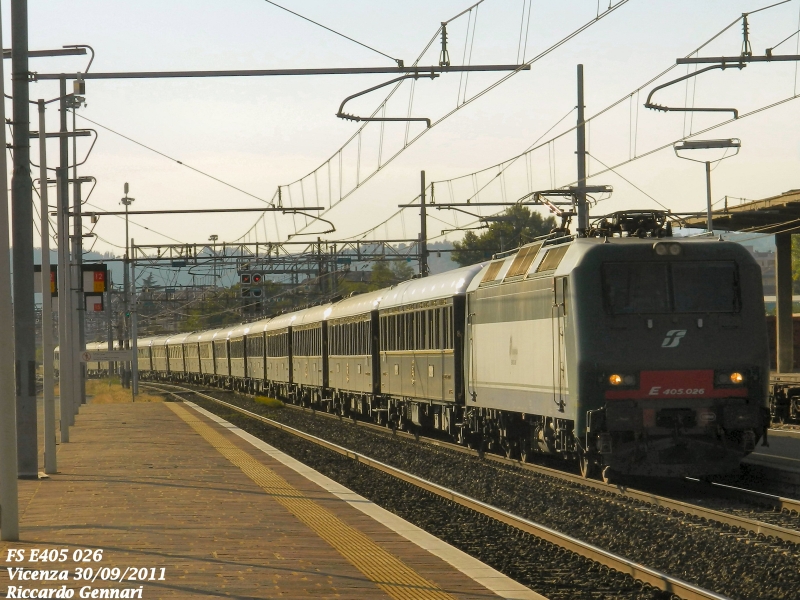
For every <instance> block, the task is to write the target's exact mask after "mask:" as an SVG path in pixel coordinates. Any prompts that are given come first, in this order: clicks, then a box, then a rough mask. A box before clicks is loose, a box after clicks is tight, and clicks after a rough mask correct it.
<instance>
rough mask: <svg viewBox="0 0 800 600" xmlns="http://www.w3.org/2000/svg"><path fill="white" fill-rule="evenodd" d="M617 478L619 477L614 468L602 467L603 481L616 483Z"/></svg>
mask: <svg viewBox="0 0 800 600" xmlns="http://www.w3.org/2000/svg"><path fill="white" fill-rule="evenodd" d="M617 479H619V476H618V474H617V472H616V471H614V469H612V468H611V467H606V468H604V469H603V483H616V480H617Z"/></svg>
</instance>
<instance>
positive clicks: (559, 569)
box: [195, 398, 673, 600]
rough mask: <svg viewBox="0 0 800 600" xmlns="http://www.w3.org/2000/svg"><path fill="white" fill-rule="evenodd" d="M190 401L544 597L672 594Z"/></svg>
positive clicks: (618, 598)
mask: <svg viewBox="0 0 800 600" xmlns="http://www.w3.org/2000/svg"><path fill="white" fill-rule="evenodd" d="M226 400H227V398H226ZM195 402H196V403H197V404H198V405H201V406H203V408H205V409H207V410H209V411H211V412H214V413H215V414H217V415H219V416H221V417H222V418H224V419H226V420H228V421H230V422H231V423H233V424H235V425H237V426H238V427H241V428H242V429H244V430H245V431H247V432H249V433H251V434H253V435H255V436H257V437H259V438H260V439H263V440H264V441H266V442H267V443H269V444H271V445H273V446H275V447H276V448H278V449H280V450H282V451H283V452H286V453H287V454H289V455H290V456H292V457H294V458H296V459H297V460H299V461H301V462H303V463H305V464H307V465H309V466H311V467H312V468H314V469H316V470H317V471H319V472H320V473H322V474H324V475H326V476H328V477H330V478H331V479H333V480H335V481H337V482H339V483H341V484H342V485H344V486H346V487H347V488H349V489H351V490H353V491H355V492H356V493H358V494H361V495H362V496H364V497H366V498H368V499H370V500H371V501H373V502H375V503H376V504H378V505H380V506H382V507H383V508H385V509H387V510H389V511H391V512H393V513H395V514H397V515H398V516H400V517H402V518H403V519H405V520H407V521H409V522H411V523H413V524H415V525H417V526H418V527H420V528H422V529H424V530H426V531H428V532H429V533H431V534H433V535H435V536H437V537H438V538H440V539H442V540H444V541H445V542H447V543H449V544H451V545H453V546H455V547H456V548H459V549H460V550H462V551H464V552H466V553H468V554H470V555H472V556H474V557H475V558H477V559H478V560H480V561H481V562H483V563H485V564H487V565H490V566H491V567H493V568H495V569H497V570H498V571H500V572H501V573H503V574H505V575H507V576H508V577H510V578H512V579H514V580H515V581H518V582H520V583H522V584H523V585H526V586H528V587H529V588H531V589H532V590H534V591H536V592H538V593H539V594H542V595H543V596H545V597H547V598H549V599H550V600H572V599H584V598H585V599H593V600H667V599H669V598H673V596H672V595H671V594H668V593H664V592H661V591H659V590H656V589H654V588H652V587H650V586H646V585H643V584H641V583H638V582H636V581H634V580H633V578H631V577H629V576H627V575H624V574H621V573H618V572H615V571H612V570H610V569H607V568H605V567H603V566H601V565H598V564H597V563H594V562H592V561H590V560H588V559H585V558H583V557H581V556H578V555H576V554H574V553H572V552H568V551H564V550H562V549H560V548H558V547H557V546H555V545H553V544H551V543H549V542H546V541H543V540H541V539H539V538H536V537H534V536H531V535H529V534H526V533H523V532H520V531H519V530H517V529H514V528H512V527H509V526H507V525H505V524H502V523H500V522H498V521H495V520H494V519H490V518H487V517H484V516H482V515H479V514H478V513H475V512H474V511H471V510H469V509H467V508H464V507H462V506H460V505H458V504H455V503H453V502H450V501H448V500H445V499H442V498H440V497H438V496H435V495H433V494H430V493H428V492H426V491H424V490H421V489H419V488H417V487H415V486H412V485H410V484H407V483H405V482H402V481H398V480H397V479H395V478H393V477H391V476H389V475H387V474H385V473H382V472H380V471H377V470H375V469H372V468H370V467H367V466H365V465H363V464H361V463H357V462H355V461H353V460H351V459H348V458H346V457H343V456H341V455H339V454H337V453H335V452H332V451H329V450H326V449H324V448H320V447H319V446H317V445H315V444H312V443H311V442H306V441H304V440H301V439H298V438H297V437H295V436H293V435H291V434H288V433H285V432H282V431H280V430H278V429H275V428H273V427H270V426H268V425H265V424H263V423H260V422H258V421H255V420H253V419H250V418H248V417H246V416H244V415H241V414H240V413H237V412H234V411H232V410H230V409H227V408H225V407H222V406H220V405H218V404H215V403H213V402H211V401H208V400H202V399H200V400H195ZM270 416H272V415H270Z"/></svg>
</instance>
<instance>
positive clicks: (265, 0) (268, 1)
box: [264, 0, 403, 65]
mask: <svg viewBox="0 0 800 600" xmlns="http://www.w3.org/2000/svg"><path fill="white" fill-rule="evenodd" d="M264 2H266V3H267V4H271V5H272V6H275V7H276V8H280V9H281V10H285V11H286V12H288V13H291V14H293V15H294V16H295V17H300V18H301V19H303V20H305V21H308V22H309V23H313V24H314V25H316V26H317V27H322V28H323V29H325V30H327V31H330V32H331V33H335V34H336V35H338V36H339V37H343V38H344V39H346V40H350V41H351V42H353V43H355V44H358V45H359V46H363V47H364V48H366V49H368V50H372V51H373V52H377V53H378V54H380V55H381V56H385V57H386V58H388V59H391V60H393V61H394V62H396V63H397V64H398V65H399V64H401V63H402V62H403V61H401V60H399V59H397V58H394V57H393V56H389V55H388V54H386V53H385V52H381V51H380V50H376V49H375V48H373V47H372V46H367V45H366V44H364V43H362V42H359V41H358V40H354V39H353V38H351V37H349V36H347V35H345V34H343V33H340V32H338V31H336V30H335V29H331V28H330V27H326V26H325V25H323V24H322V23H317V22H316V21H313V20H311V19H309V18H308V17H304V16H303V15H301V14H300V13H296V12H294V11H293V10H289V9H288V8H286V7H285V6H281V5H280V4H277V3H275V2H272V0H264Z"/></svg>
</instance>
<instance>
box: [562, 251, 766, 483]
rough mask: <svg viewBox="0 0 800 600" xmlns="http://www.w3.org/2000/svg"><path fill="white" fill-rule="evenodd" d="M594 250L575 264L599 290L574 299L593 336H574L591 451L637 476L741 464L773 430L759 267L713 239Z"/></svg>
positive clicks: (702, 473) (706, 471) (707, 471)
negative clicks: (593, 300) (770, 427)
mask: <svg viewBox="0 0 800 600" xmlns="http://www.w3.org/2000/svg"><path fill="white" fill-rule="evenodd" d="M673 240H674V238H673ZM596 249H597V251H596V252H587V259H588V260H585V261H584V262H586V263H587V264H586V265H581V267H580V268H579V269H576V276H577V278H578V280H580V281H581V283H582V284H583V285H584V286H585V285H587V284H588V283H590V282H592V283H593V284H594V286H596V287H594V289H595V290H596V291H601V293H600V294H597V293H595V294H594V298H597V299H598V303H597V304H596V305H595V306H589V305H590V303H591V301H590V300H589V299H588V297H587V296H585V295H583V296H581V295H579V300H578V302H580V303H581V304H582V307H581V308H582V309H583V310H582V311H581V312H582V313H583V318H582V319H581V320H582V321H583V323H584V324H586V325H588V326H589V330H590V331H591V333H592V334H593V335H592V338H593V339H584V340H582V342H583V343H581V342H580V341H579V355H580V357H579V372H580V380H581V388H582V389H581V393H580V395H581V398H582V399H583V400H585V402H586V407H587V408H588V410H587V411H586V412H585V417H586V421H585V423H584V424H583V425H584V430H585V437H584V439H583V440H581V441H582V446H583V447H584V452H585V454H586V455H589V456H593V457H594V458H593V460H595V461H596V463H600V464H603V465H605V466H607V467H609V468H610V469H612V470H613V471H615V472H619V473H624V474H631V475H654V476H669V477H673V476H678V477H679V476H692V477H706V476H709V475H714V474H721V473H726V472H730V471H732V470H734V469H736V468H737V467H738V465H739V462H740V461H741V459H742V458H743V457H744V456H746V455H747V454H748V453H749V452H751V451H752V450H753V449H754V448H755V445H756V443H757V442H758V440H759V439H760V438H761V437H762V436H764V435H765V434H766V428H767V427H768V425H769V419H768V413H767V412H766V410H765V406H766V385H767V379H768V376H769V370H768V351H767V338H766V323H765V318H764V303H763V292H762V285H761V272H760V268H759V267H758V265H757V264H756V263H755V261H754V260H753V259H752V258H751V256H750V255H749V253H748V252H747V251H746V250H744V249H743V248H741V247H740V246H738V245H736V244H732V243H726V242H718V241H700V240H698V241H694V240H686V241H657V242H655V243H653V241H652V240H650V241H645V240H615V242H612V243H609V244H599V245H598V246H597V248H596ZM592 255H594V256H592ZM587 267H590V268H591V269H592V270H591V271H589V270H587ZM578 285H579V287H581V285H580V283H578ZM591 320H594V323H592V322H591Z"/></svg>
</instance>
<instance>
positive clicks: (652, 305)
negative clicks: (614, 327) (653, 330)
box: [603, 263, 670, 315]
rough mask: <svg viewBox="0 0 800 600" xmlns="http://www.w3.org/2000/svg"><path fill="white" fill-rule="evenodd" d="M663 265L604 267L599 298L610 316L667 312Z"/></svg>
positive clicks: (630, 264) (668, 307)
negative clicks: (601, 297) (602, 300)
mask: <svg viewBox="0 0 800 600" xmlns="http://www.w3.org/2000/svg"><path fill="white" fill-rule="evenodd" d="M667 285H668V265H667V264H666V263H606V264H604V265H603V295H604V297H605V302H606V308H607V309H608V311H609V312H610V313H611V314H613V315H633V314H639V313H663V312H669V310H670V302H669V290H668V287H667Z"/></svg>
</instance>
